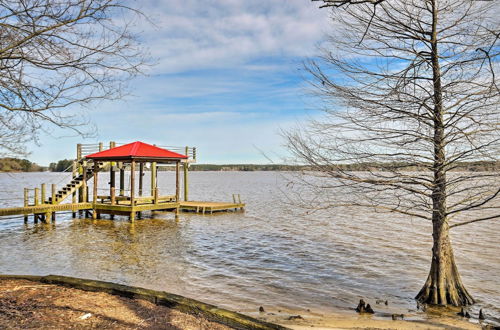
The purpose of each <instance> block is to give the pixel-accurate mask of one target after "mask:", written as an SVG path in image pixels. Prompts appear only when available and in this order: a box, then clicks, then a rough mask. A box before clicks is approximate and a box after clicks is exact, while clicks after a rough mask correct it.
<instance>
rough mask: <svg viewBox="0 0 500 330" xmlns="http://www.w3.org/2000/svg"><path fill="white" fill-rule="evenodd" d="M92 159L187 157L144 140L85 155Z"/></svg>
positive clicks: (175, 158)
mask: <svg viewBox="0 0 500 330" xmlns="http://www.w3.org/2000/svg"><path fill="white" fill-rule="evenodd" d="M85 158H90V159H106V160H110V159H117V160H118V159H130V160H132V159H166V160H177V159H187V158H188V157H187V156H185V155H181V154H178V153H176V152H173V151H170V150H167V149H163V148H159V147H156V146H154V145H151V144H147V143H144V142H140V141H137V142H132V143H129V144H125V145H122V146H119V147H115V148H111V149H108V150H104V151H100V152H96V153H94V154H91V155H87V156H85Z"/></svg>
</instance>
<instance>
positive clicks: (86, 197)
mask: <svg viewBox="0 0 500 330" xmlns="http://www.w3.org/2000/svg"><path fill="white" fill-rule="evenodd" d="M82 181H83V182H82V202H84V203H88V202H89V195H88V193H87V161H86V160H84V161H83V179H82Z"/></svg>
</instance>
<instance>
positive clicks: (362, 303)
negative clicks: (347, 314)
mask: <svg viewBox="0 0 500 330" xmlns="http://www.w3.org/2000/svg"><path fill="white" fill-rule="evenodd" d="M365 309H366V307H365V301H364V300H363V299H360V300H359V304H358V307H356V312H358V313H364V312H365Z"/></svg>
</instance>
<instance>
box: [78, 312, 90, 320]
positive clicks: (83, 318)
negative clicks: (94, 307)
mask: <svg viewBox="0 0 500 330" xmlns="http://www.w3.org/2000/svg"><path fill="white" fill-rule="evenodd" d="M91 316H92V314H90V313H87V314H83V315H82V316H80V317H79V319H80V320H86V319H88V318H89V317H91Z"/></svg>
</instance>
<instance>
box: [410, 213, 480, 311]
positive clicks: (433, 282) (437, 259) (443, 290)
mask: <svg viewBox="0 0 500 330" xmlns="http://www.w3.org/2000/svg"><path fill="white" fill-rule="evenodd" d="M432 236H433V238H434V245H433V247H432V263H431V270H430V272H429V276H428V277H427V281H426V282H425V284H424V287H423V288H422V289H421V290H420V292H419V293H418V295H417V296H416V297H415V299H417V300H418V301H419V302H421V303H426V304H434V305H453V306H465V305H471V304H473V303H474V299H473V298H472V297H471V295H470V294H469V293H468V292H467V289H466V288H465V286H464V285H463V283H462V280H461V279H460V274H459V273H458V269H457V266H456V264H455V258H454V256H453V249H452V246H451V242H450V236H449V226H448V223H447V222H446V221H443V222H441V223H437V222H435V223H434V224H433V234H432Z"/></svg>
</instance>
